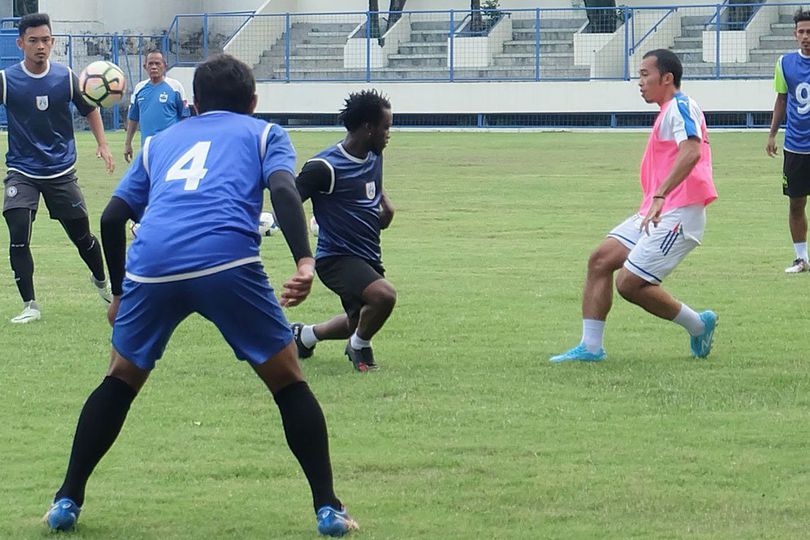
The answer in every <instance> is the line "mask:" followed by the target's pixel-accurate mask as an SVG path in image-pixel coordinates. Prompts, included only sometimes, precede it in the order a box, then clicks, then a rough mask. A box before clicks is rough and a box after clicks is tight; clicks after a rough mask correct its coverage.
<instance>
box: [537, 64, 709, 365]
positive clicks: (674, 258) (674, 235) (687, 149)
mask: <svg viewBox="0 0 810 540" xmlns="http://www.w3.org/2000/svg"><path fill="white" fill-rule="evenodd" d="M682 74H683V67H682V66H681V61H680V60H679V59H678V57H677V56H676V55H675V53H673V52H672V51H669V50H666V49H658V50H654V51H650V52H648V53H647V54H645V55H644V59H643V60H642V62H641V66H640V68H639V82H638V84H639V88H640V90H641V97H642V98H643V99H644V100H645V101H646V102H647V103H656V104H658V106H659V107H660V108H661V109H660V112H659V113H658V117H657V118H656V120H655V125H654V126H653V129H652V133H651V134H650V138H649V141H648V142H647V149H646V151H645V153H644V158H643V160H642V162H641V188H642V191H643V194H644V197H643V199H642V202H641V207H640V208H639V210H638V212H637V213H635V214H633V215H632V216H631V217H630V218H628V219H627V220H626V221H624V222H623V223H621V224H620V225H618V226H617V227H616V228H614V229H613V230H612V231H610V233H608V235H607V238H605V239H604V240H603V241H602V243H601V244H600V245H599V247H598V248H597V249H596V251H594V252H593V253H592V254H591V257H590V259H589V260H588V275H587V277H586V279H585V288H584V291H583V293H582V319H583V320H582V340H581V341H580V344H579V345H577V346H576V347H574V348H573V349H571V350H569V351H567V352H565V353H563V354H560V355H557V356H552V357H551V359H550V360H551V361H552V362H565V361H569V360H574V361H576V360H579V361H591V362H594V361H600V360H604V359H605V358H606V357H607V355H606V354H605V349H604V348H603V346H602V338H603V335H604V331H605V320H606V319H607V315H608V313H609V312H610V308H611V305H612V303H613V274H614V273H615V272H616V271H617V270H618V272H619V274H618V276H617V277H616V288H617V290H618V291H619V294H621V295H622V297H624V298H625V299H626V300H628V301H630V302H632V303H634V304H636V305H637V306H640V307H642V308H643V309H645V310H647V311H648V312H650V313H652V314H653V315H656V316H657V317H660V318H662V319H666V320H669V321H673V322H674V323H676V324H679V325H681V326H683V327H684V328H685V329H686V330H687V332H688V333H689V335H690V346H691V349H692V354H693V355H694V356H695V357H697V358H705V357H707V356H708V355H709V353H710V352H711V348H712V340H713V337H714V329H715V325H716V324H717V315H715V313H714V312H713V311H704V312H703V313H700V314H698V313H696V312H695V311H694V310H692V309H691V308H690V307H689V306H687V305H686V304H683V303H681V302H679V301H677V300H676V299H675V298H673V297H672V295H670V294H669V293H668V292H667V291H666V290H664V288H663V287H661V282H662V281H663V280H664V279H665V278H666V277H667V276H668V275H669V274H670V273H671V272H672V271H673V270H674V269H675V267H676V266H677V265H678V263H680V262H681V261H682V260H683V259H684V257H686V255H687V254H688V253H689V252H690V251H692V250H693V249H694V248H695V247H697V246H698V245H699V244H700V241H701V239H702V238H703V231H704V229H705V227H706V205H708V204H709V203H711V202H712V201H714V200H715V199H716V198H717V192H716V191H715V188H714V182H713V180H712V155H711V150H710V148H709V140H708V133H707V131H706V121H705V119H704V117H703V113H702V112H701V110H700V108H699V107H698V105H697V103H695V101H694V100H693V99H691V98H690V97H688V96H687V95H685V94H683V93H682V92H681V91H680V87H681V76H682Z"/></svg>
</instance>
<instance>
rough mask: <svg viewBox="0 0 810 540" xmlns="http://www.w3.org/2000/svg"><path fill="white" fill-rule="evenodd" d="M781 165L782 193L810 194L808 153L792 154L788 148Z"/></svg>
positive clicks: (789, 194) (800, 195)
mask: <svg viewBox="0 0 810 540" xmlns="http://www.w3.org/2000/svg"><path fill="white" fill-rule="evenodd" d="M783 153H784V154H785V161H784V165H783V166H782V193H784V194H785V195H787V196H788V197H806V196H807V195H810V154H794V153H793V152H790V151H788V150H785V151H784V152H783Z"/></svg>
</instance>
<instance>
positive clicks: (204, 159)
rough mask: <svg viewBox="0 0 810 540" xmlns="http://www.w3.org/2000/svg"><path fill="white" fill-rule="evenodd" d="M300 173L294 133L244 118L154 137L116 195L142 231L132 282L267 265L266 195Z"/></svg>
mask: <svg viewBox="0 0 810 540" xmlns="http://www.w3.org/2000/svg"><path fill="white" fill-rule="evenodd" d="M294 170H295V150H294V149H293V147H292V144H291V143H290V139H289V137H288V136H287V132H286V131H284V129H282V128H281V127H279V126H277V125H275V124H268V123H267V122H264V121H263V120H257V119H255V118H252V117H250V116H247V115H243V114H236V113H231V112H223V111H213V112H208V113H205V114H203V115H201V116H197V117H194V118H190V119H189V120H186V121H185V122H180V123H179V124H175V125H174V126H172V127H170V128H169V129H167V130H165V131H162V132H160V133H158V134H157V135H155V136H154V137H149V138H148V139H146V141H145V142H144V146H143V150H142V151H141V154H140V155H139V156H138V159H136V160H135V162H134V163H133V164H132V167H130V169H129V170H128V171H127V173H126V175H124V178H123V179H122V180H121V183H120V184H119V185H118V188H117V189H116V190H115V193H114V194H113V195H114V196H116V197H119V198H121V199H123V200H124V201H126V203H127V204H128V205H129V206H130V208H132V210H133V212H134V213H135V215H136V217H137V219H138V221H139V222H140V224H141V226H140V229H138V235H137V237H136V238H135V240H134V241H133V242H132V245H131V246H130V248H129V251H128V253H127V263H126V270H127V277H128V278H130V279H132V280H133V281H140V282H146V283H153V282H164V281H176V280H179V279H189V278H192V277H199V276H203V275H207V274H212V273H214V272H218V271H222V270H226V269H229V268H233V267H236V266H240V265H243V264H248V263H251V262H256V261H260V258H259V242H260V237H259V235H258V232H257V230H258V224H259V214H260V213H261V209H262V202H263V190H264V189H265V188H267V187H269V184H268V178H269V176H270V175H271V174H272V173H274V172H276V171H287V172H289V173H290V174H294Z"/></svg>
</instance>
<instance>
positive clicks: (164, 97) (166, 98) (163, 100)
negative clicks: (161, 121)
mask: <svg viewBox="0 0 810 540" xmlns="http://www.w3.org/2000/svg"><path fill="white" fill-rule="evenodd" d="M158 100H159V101H160V102H161V103H166V102H167V101H169V94H168V93H167V92H161V93H160V95H159V96H158Z"/></svg>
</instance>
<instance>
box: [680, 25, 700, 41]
mask: <svg viewBox="0 0 810 540" xmlns="http://www.w3.org/2000/svg"><path fill="white" fill-rule="evenodd" d="M703 30H705V27H704V26H703V25H702V24H695V25H691V24H690V25H686V24H684V25H683V26H681V37H700V38H701V39H702V38H703Z"/></svg>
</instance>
